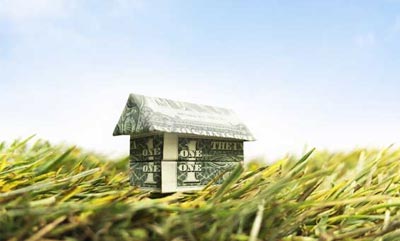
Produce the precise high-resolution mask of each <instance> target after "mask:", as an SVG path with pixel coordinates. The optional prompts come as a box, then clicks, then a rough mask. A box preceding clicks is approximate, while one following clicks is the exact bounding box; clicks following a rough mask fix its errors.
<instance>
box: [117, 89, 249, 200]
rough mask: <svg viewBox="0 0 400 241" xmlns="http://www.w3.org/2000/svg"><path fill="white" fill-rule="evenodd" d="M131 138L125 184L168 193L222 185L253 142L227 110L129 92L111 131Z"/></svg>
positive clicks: (237, 120) (230, 111)
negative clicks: (127, 176)
mask: <svg viewBox="0 0 400 241" xmlns="http://www.w3.org/2000/svg"><path fill="white" fill-rule="evenodd" d="M117 135H130V182H131V184H132V185H134V186H137V187H140V188H142V189H147V190H152V191H155V192H161V193H167V192H176V191H190V190H199V189H201V188H203V187H204V186H205V185H206V184H208V183H209V182H210V181H214V183H216V184H219V183H221V182H222V181H223V180H224V179H225V178H226V177H227V176H228V175H229V174H230V172H229V171H231V170H232V169H234V168H235V167H236V166H237V165H242V163H243V142H244V141H251V140H254V138H253V136H252V134H251V133H250V131H249V130H248V129H247V127H246V126H245V125H244V124H243V123H242V122H241V121H240V120H239V119H238V118H237V117H236V115H235V114H234V113H233V111H232V110H229V109H224V108H219V107H213V106H206V105H198V104H192V103H186V102H180V101H173V100H168V99H163V98H155V97H146V96H142V95H136V94H131V95H130V96H129V99H128V102H127V104H126V106H125V109H124V111H123V113H122V115H121V117H120V119H119V122H118V124H117V126H116V127H115V130H114V136H117Z"/></svg>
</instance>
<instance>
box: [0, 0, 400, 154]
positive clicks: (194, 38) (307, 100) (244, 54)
mask: <svg viewBox="0 0 400 241" xmlns="http://www.w3.org/2000/svg"><path fill="white" fill-rule="evenodd" d="M399 43H400V1H396V0H386V1H385V0H382V1H143V0H132V1H124V0H119V1H117V0H114V1H112V0H110V1H89V0H88V1H77V0H25V1H23V0H13V1H11V0H0V113H1V114H0V139H2V140H11V139H13V138H16V137H26V136H28V135H30V134H34V133H35V134H37V135H38V137H41V138H45V139H49V140H51V141H54V142H61V141H65V142H67V143H71V144H78V145H80V146H83V147H86V148H89V149H92V150H95V151H99V152H104V153H107V154H126V153H128V137H112V136H111V134H112V131H113V128H114V125H115V124H116V122H117V120H118V118H119V115H120V112H121V111H122V108H123V106H124V104H125V101H126V99H127V97H128V93H130V92H133V93H140V94H144V95H152V96H160V97H167V98H172V99H178V100H185V101H191V102H197V103H204V104H210V105H218V106H224V107H229V108H232V109H234V110H236V112H238V114H239V116H240V117H241V119H243V121H244V122H246V123H247V124H248V126H249V128H250V129H251V130H252V131H253V132H254V135H255V136H256V137H257V139H258V141H256V142H254V143H248V144H247V145H246V156H247V157H249V158H250V157H253V156H258V155H264V156H266V158H267V159H269V160H271V159H274V158H276V157H278V156H282V155H284V154H285V153H288V152H289V153H300V152H302V151H303V150H304V148H305V147H314V146H315V147H317V148H320V149H323V148H328V149H331V150H349V149H352V148H354V147H364V146H367V147H368V146H377V147H384V146H388V145H390V144H393V143H394V144H397V143H399V141H400V134H399V133H400V125H399V123H400V95H399V92H400V79H399V76H400V58H399V56H400V44H399Z"/></svg>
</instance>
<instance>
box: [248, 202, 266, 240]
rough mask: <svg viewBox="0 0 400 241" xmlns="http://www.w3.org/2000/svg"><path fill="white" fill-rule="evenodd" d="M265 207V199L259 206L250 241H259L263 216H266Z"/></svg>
mask: <svg viewBox="0 0 400 241" xmlns="http://www.w3.org/2000/svg"><path fill="white" fill-rule="evenodd" d="M264 205H265V200H264V199H263V200H262V201H261V203H260V204H259V205H258V210H257V214H256V218H255V219H254V222H253V226H252V227H251V231H250V239H249V241H257V238H258V234H259V233H260V228H261V223H262V218H263V214H264Z"/></svg>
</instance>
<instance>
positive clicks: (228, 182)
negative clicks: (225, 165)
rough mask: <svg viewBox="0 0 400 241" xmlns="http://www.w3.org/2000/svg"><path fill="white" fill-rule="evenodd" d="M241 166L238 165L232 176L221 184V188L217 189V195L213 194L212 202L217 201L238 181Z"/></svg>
mask: <svg viewBox="0 0 400 241" xmlns="http://www.w3.org/2000/svg"><path fill="white" fill-rule="evenodd" d="M243 170H244V169H243V167H242V165H238V166H237V167H236V168H235V169H234V170H233V172H232V174H231V175H230V176H229V177H228V178H227V179H226V180H225V181H224V182H223V183H222V185H221V187H220V188H219V189H218V191H217V193H216V194H215V196H214V198H213V199H212V200H213V201H216V200H217V199H219V198H220V197H221V196H222V195H223V194H224V193H225V192H226V190H227V189H228V188H229V187H230V186H231V185H232V184H233V183H234V182H235V181H236V180H237V179H239V177H240V175H241V174H242V172H243Z"/></svg>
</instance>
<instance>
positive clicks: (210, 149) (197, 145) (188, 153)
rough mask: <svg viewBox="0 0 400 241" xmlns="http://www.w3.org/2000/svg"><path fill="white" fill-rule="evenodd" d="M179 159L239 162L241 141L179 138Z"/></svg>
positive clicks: (241, 151) (241, 154)
mask: <svg viewBox="0 0 400 241" xmlns="http://www.w3.org/2000/svg"><path fill="white" fill-rule="evenodd" d="M178 160H179V161H211V162H241V161H243V141H236V140H220V139H202V138H179V139H178Z"/></svg>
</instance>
